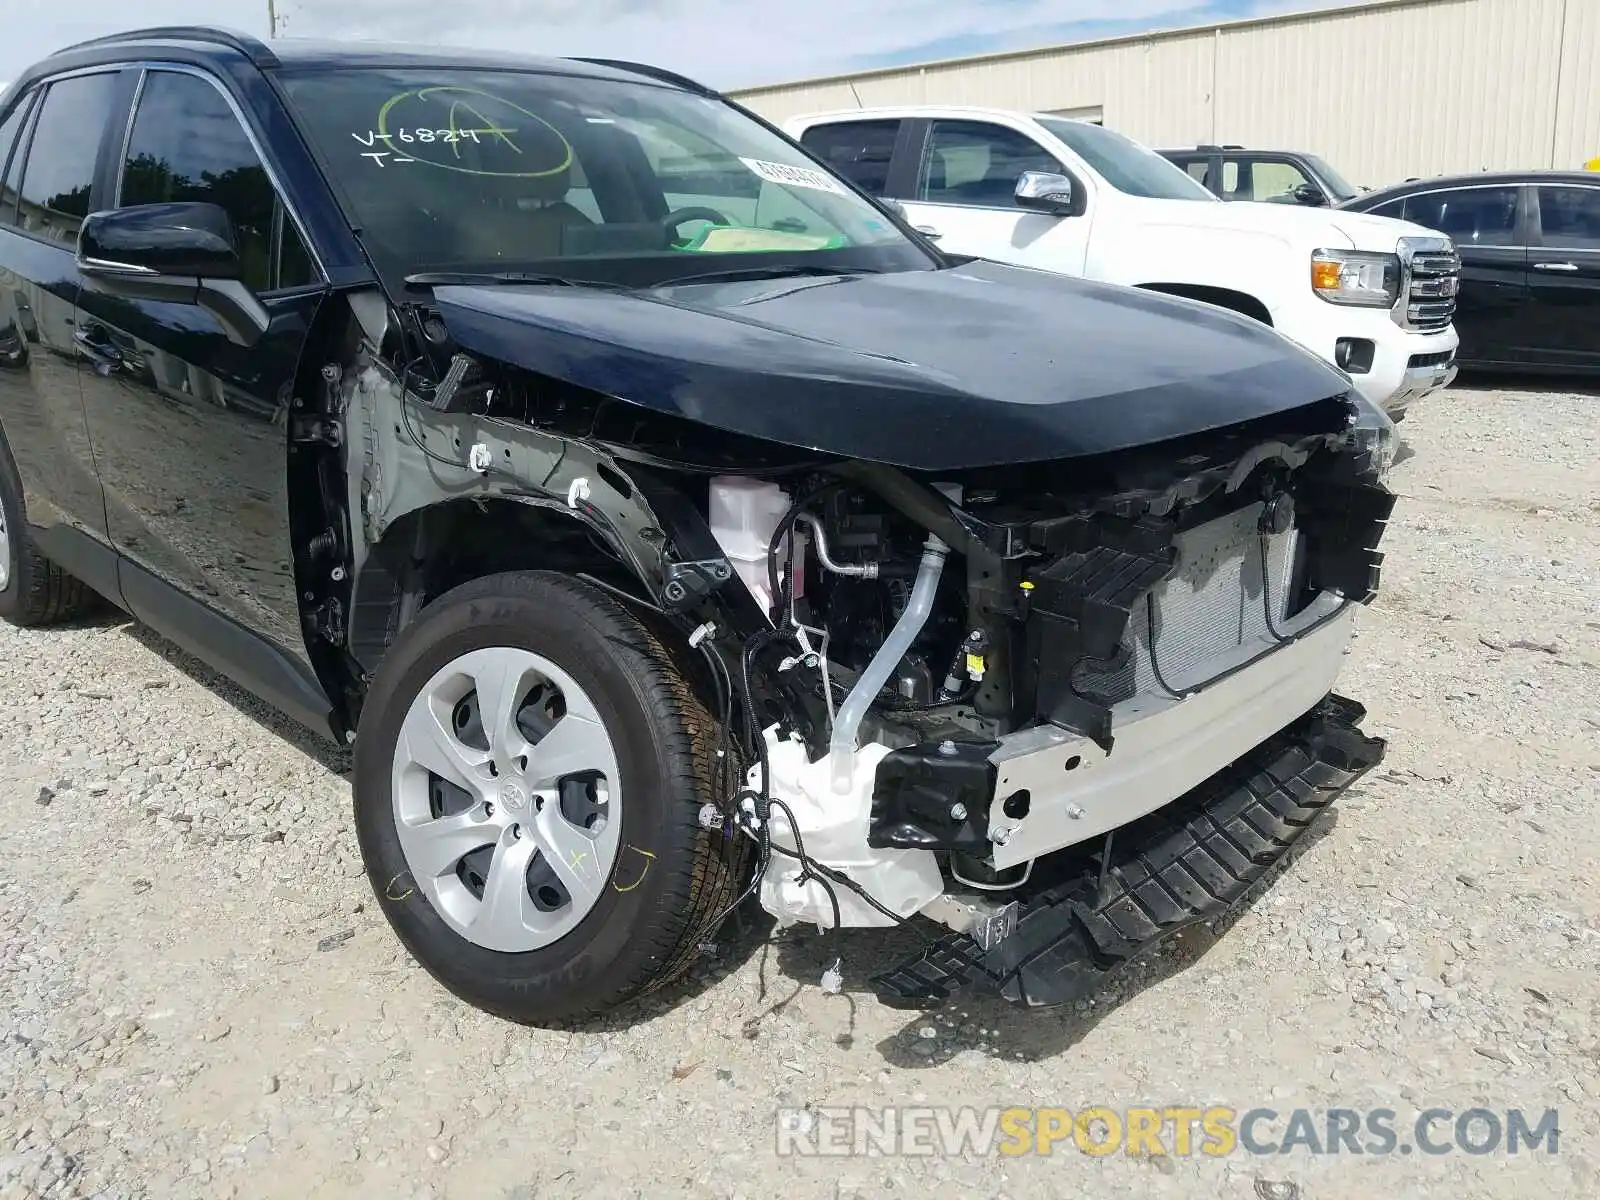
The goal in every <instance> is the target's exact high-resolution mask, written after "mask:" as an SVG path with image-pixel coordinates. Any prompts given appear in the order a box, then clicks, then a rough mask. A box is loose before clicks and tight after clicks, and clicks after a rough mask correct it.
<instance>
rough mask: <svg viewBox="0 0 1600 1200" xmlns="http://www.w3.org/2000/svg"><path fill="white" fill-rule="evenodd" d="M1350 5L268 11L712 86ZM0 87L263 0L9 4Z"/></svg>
mask: <svg viewBox="0 0 1600 1200" xmlns="http://www.w3.org/2000/svg"><path fill="white" fill-rule="evenodd" d="M1351 2H1354V0H868V2H865V3H864V2H863V0H806V2H805V3H796V2H795V0H451V2H450V3H447V4H436V3H423V2H422V0H276V6H277V11H278V14H279V16H280V18H281V25H282V29H281V32H282V33H283V35H285V36H300V37H338V38H362V39H371V40H382V41H418V42H423V43H428V44H433V45H438V44H441V43H449V44H454V45H464V46H473V45H477V46H487V47H495V48H499V49H514V50H518V51H525V52H528V53H535V54H548V55H593V56H599V57H608V58H627V59H634V60H639V61H644V62H651V63H654V64H656V65H659V66H663V67H668V68H670V69H673V70H677V71H681V72H683V73H685V74H688V75H692V76H694V77H695V78H698V79H701V80H702V81H704V82H706V83H708V84H711V85H712V86H715V87H722V88H736V87H742V86H749V85H752V84H757V83H766V82H778V81H782V80H786V79H792V78H797V77H801V76H806V75H815V74H823V73H830V72H842V71H851V70H859V69H863V68H866V67H869V66H883V65H891V64H896V63H902V62H912V61H917V60H920V59H926V58H930V57H950V56H954V55H960V54H966V53H980V52H984V51H991V50H1002V49H1013V48H1022V47H1026V46H1031V45H1046V44H1049V43H1051V42H1059V41H1070V40H1082V39H1084V38H1088V37H1096V36H1105V35H1107V34H1110V33H1129V32H1137V31H1139V30H1142V29H1149V28H1156V27H1169V26H1175V25H1188V24H1198V23H1203V22H1206V21H1212V20H1226V19H1231V18H1235V17H1239V16H1246V15H1258V14H1263V13H1269V12H1281V11H1285V10H1292V9H1306V8H1315V7H1325V6H1328V5H1334V4H1343V3H1351ZM5 7H6V10H7V12H6V16H5V18H4V24H5V31H6V36H5V38H4V39H3V40H0V77H3V78H15V76H16V73H17V72H18V71H20V70H21V69H22V68H23V67H24V66H26V65H27V64H28V63H30V62H32V61H33V60H35V59H37V58H40V57H43V56H44V55H45V54H48V53H49V52H50V51H52V50H54V49H56V48H58V47H60V46H62V45H64V44H67V43H70V42H73V41H79V40H82V39H84V38H88V37H95V36H99V35H101V34H105V33H110V32H115V31H117V30H119V29H123V28H127V27H128V26H129V24H130V22H131V23H133V24H136V25H139V26H149V25H161V24H181V23H190V22H206V23H213V24H221V25H228V26H232V27H235V28H239V29H243V30H246V31H248V32H251V33H255V34H257V35H258V36H259V35H264V34H265V33H266V26H267V3H266V0H140V3H139V4H138V5H137V6H136V7H137V10H138V11H137V16H130V13H131V11H132V9H133V8H134V7H135V6H130V5H128V4H127V3H126V2H125V0H73V3H72V4H70V5H66V6H63V5H61V4H59V3H58V2H57V0H6V4H5Z"/></svg>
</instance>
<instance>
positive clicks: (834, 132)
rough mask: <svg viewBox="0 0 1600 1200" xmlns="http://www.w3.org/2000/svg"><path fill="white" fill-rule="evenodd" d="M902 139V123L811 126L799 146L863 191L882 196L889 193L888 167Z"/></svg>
mask: <svg viewBox="0 0 1600 1200" xmlns="http://www.w3.org/2000/svg"><path fill="white" fill-rule="evenodd" d="M899 136H900V122H899V121H846V122H843V123H841V124H838V125H815V126H812V127H811V128H810V129H808V130H806V131H805V133H804V134H802V135H801V137H800V144H801V145H802V146H804V147H805V148H806V149H807V150H809V151H811V153H813V154H815V155H816V156H817V157H818V158H820V159H821V160H822V161H823V162H825V163H827V164H828V166H830V167H832V168H833V169H834V170H835V171H837V172H838V173H839V174H840V175H843V176H844V177H845V178H846V179H848V180H849V181H850V182H851V183H853V184H855V185H856V186H857V187H858V188H860V189H861V190H862V191H864V192H870V193H871V194H872V195H874V196H881V195H883V194H884V192H886V191H888V190H889V165H890V162H891V160H892V159H893V158H894V144H895V140H896V139H897V138H899Z"/></svg>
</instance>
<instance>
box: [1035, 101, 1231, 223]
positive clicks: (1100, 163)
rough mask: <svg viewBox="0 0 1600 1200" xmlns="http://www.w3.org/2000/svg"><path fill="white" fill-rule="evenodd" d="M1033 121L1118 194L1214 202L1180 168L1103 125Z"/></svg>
mask: <svg viewBox="0 0 1600 1200" xmlns="http://www.w3.org/2000/svg"><path fill="white" fill-rule="evenodd" d="M1037 119H1038V122H1039V124H1041V125H1043V126H1044V127H1045V129H1047V130H1048V131H1049V132H1051V133H1053V134H1054V135H1055V136H1056V137H1058V138H1060V139H1061V140H1062V141H1063V142H1065V143H1066V144H1067V148H1068V149H1070V150H1072V151H1073V152H1074V153H1075V154H1077V156H1078V157H1079V158H1081V159H1083V161H1084V162H1086V163H1088V164H1089V165H1090V166H1091V167H1093V168H1094V169H1095V170H1096V171H1097V172H1098V173H1099V174H1100V175H1101V176H1102V177H1103V178H1104V179H1105V181H1106V182H1107V183H1109V184H1110V185H1111V186H1112V187H1114V188H1116V189H1117V191H1119V192H1124V193H1126V194H1127V195H1129V196H1144V197H1146V198H1147V199H1150V200H1216V199H1217V198H1216V197H1215V196H1213V195H1212V194H1211V193H1210V192H1208V191H1206V189H1205V187H1204V186H1202V185H1201V184H1199V183H1197V182H1196V181H1195V180H1194V179H1193V178H1191V177H1190V175H1189V173H1188V172H1187V171H1185V170H1184V169H1183V168H1182V167H1178V166H1175V165H1173V164H1172V163H1170V162H1168V161H1167V160H1166V159H1164V158H1162V157H1161V155H1159V154H1157V153H1156V152H1155V151H1154V150H1151V149H1149V148H1148V147H1146V146H1141V145H1140V144H1139V143H1138V142H1136V141H1134V140H1132V139H1131V138H1126V137H1123V136H1122V134H1120V133H1114V132H1113V131H1112V130H1109V129H1107V128H1105V126H1103V125H1091V124H1089V123H1088V122H1087V121H1072V120H1068V119H1066V118H1064V117H1039V118H1037ZM1219 203H1220V202H1219Z"/></svg>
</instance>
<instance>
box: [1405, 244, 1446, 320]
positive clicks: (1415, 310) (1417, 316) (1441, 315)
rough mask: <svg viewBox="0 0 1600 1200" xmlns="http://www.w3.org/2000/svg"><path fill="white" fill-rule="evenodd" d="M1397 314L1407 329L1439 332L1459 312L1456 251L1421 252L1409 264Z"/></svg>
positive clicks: (1413, 256)
mask: <svg viewBox="0 0 1600 1200" xmlns="http://www.w3.org/2000/svg"><path fill="white" fill-rule="evenodd" d="M1402 279H1403V286H1402V289H1401V294H1400V302H1399V304H1397V305H1396V306H1395V317H1396V319H1397V320H1398V321H1399V323H1400V324H1401V325H1402V326H1403V327H1404V328H1406V329H1415V330H1419V331H1421V332H1425V333H1436V332H1438V331H1439V330H1441V329H1445V328H1448V327H1449V325H1450V322H1451V321H1452V320H1454V319H1455V315H1456V295H1457V293H1458V292H1459V291H1460V288H1461V258H1460V256H1459V255H1458V254H1456V253H1455V251H1453V250H1445V251H1439V250H1427V251H1418V252H1417V253H1415V254H1413V255H1412V256H1411V259H1410V261H1409V262H1408V263H1406V266H1405V270H1404V273H1403V277H1402Z"/></svg>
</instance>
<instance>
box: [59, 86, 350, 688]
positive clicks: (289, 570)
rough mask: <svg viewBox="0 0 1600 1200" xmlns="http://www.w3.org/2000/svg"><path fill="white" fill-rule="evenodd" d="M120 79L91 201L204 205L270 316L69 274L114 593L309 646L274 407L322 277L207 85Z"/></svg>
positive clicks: (153, 609) (168, 616)
mask: <svg viewBox="0 0 1600 1200" xmlns="http://www.w3.org/2000/svg"><path fill="white" fill-rule="evenodd" d="M137 95H138V102H137V108H136V109H135V111H134V112H133V114H132V117H131V120H132V126H131V128H130V130H129V132H128V137H127V143H126V145H127V152H126V160H125V161H124V162H123V163H122V164H121V167H120V170H117V171H116V172H115V175H116V176H117V177H118V191H117V194H116V195H115V196H114V197H113V199H112V203H111V204H110V205H108V207H124V206H127V205H133V204H149V203H164V202H171V201H205V202H210V203H214V204H217V205H220V206H221V207H222V208H223V209H224V210H225V211H226V212H227V213H228V216H229V218H230V221H231V223H232V226H233V230H234V236H235V240H236V243H237V245H238V249H239V256H240V260H241V262H242V263H243V265H244V282H245V283H246V284H247V286H249V287H250V288H251V290H252V291H254V292H255V293H256V295H257V296H258V297H259V299H260V300H261V303H262V305H263V306H264V307H265V308H266V310H267V312H268V313H269V315H270V317H271V325H270V328H268V330H267V331H266V333H265V334H264V335H263V336H262V337H261V339H260V340H259V341H258V342H257V343H256V344H255V345H253V346H248V347H247V346H242V345H239V344H237V343H236V342H234V341H231V340H230V339H229V337H228V335H227V333H226V331H225V330H224V328H223V326H222V324H221V323H220V322H219V321H218V319H217V318H216V317H215V316H213V315H212V314H211V313H210V312H208V311H207V310H206V309H204V308H201V307H199V306H197V305H194V304H183V303H176V302H170V301H157V300H146V299H135V298H130V297H127V296H119V295H113V294H110V293H109V292H108V291H105V290H97V288H96V286H95V284H94V282H93V280H91V279H89V277H87V276H86V277H85V279H86V282H85V285H84V286H83V287H82V288H81V289H80V292H79V299H78V305H79V312H78V338H79V346H80V349H81V351H82V353H83V354H84V356H85V358H86V362H85V366H84V369H83V371H82V373H81V374H82V379H83V398H84V407H85V410H86V412H87V417H88V427H89V438H90V443H91V445H92V447H93V450H94V460H95V464H96V466H97V467H98V470H99V475H100V480H101V483H102V485H103V487H104V490H105V498H106V519H107V524H108V529H109V534H110V538H111V541H112V543H113V545H114V546H115V547H116V548H117V549H118V550H119V551H120V552H121V554H122V556H123V559H124V562H125V564H127V569H124V571H123V579H122V585H123V594H124V596H125V598H126V600H127V601H128V604H129V607H130V608H131V609H133V611H134V612H135V614H136V615H138V616H139V617H141V618H142V619H143V620H145V621H147V622H148V623H149V624H151V625H153V626H155V627H156V628H157V629H164V628H167V627H170V626H171V625H172V624H173V622H174V620H177V618H175V617H174V609H173V607H172V599H173V597H172V596H171V591H170V589H176V590H177V591H178V592H179V593H181V594H183V595H186V596H187V597H189V598H190V599H192V600H195V601H198V602H200V603H201V604H204V605H205V606H206V607H208V608H210V609H213V610H217V611H220V612H222V613H223V614H225V615H226V616H228V617H231V618H232V619H233V620H234V621H235V622H236V623H238V624H240V625H242V626H244V627H245V628H246V629H248V630H250V631H252V632H255V633H257V634H260V635H263V636H265V637H266V638H267V639H268V640H270V641H271V642H274V643H276V644H277V645H278V646H279V647H281V648H282V649H283V650H284V651H286V652H287V653H289V654H290V655H292V656H293V657H295V658H298V659H300V660H301V661H302V662H308V660H307V658H306V653H305V648H304V647H305V643H304V636H303V632H302V628H301V622H300V609H299V601H298V597H297V590H296V586H295V575H294V557H295V556H294V547H293V544H292V541H291V537H290V527H289V504H290V499H289V495H288V477H289V476H288V449H289V447H288V442H289V436H288V428H287V417H288V413H289V408H290V403H291V398H290V392H291V388H292V387H293V384H294V380H295V377H296V371H297V369H298V366H299V361H300V355H301V352H302V350H303V349H304V346H305V342H306V336H307V333H308V331H309V329H310V327H311V323H312V320H313V318H314V316H315V314H316V311H317V306H318V304H319V303H320V302H321V300H322V296H323V285H322V283H321V278H320V275H319V273H318V271H317V269H316V267H315V266H314V265H313V262H312V260H311V256H310V254H309V253H308V251H307V249H306V245H305V243H304V242H303V241H302V239H301V237H300V234H299V233H298V231H297V230H296V227H295V224H294V222H293V221H292V220H290V219H289V216H288V213H287V212H286V211H285V206H284V204H283V203H282V201H281V200H280V199H279V197H278V195H277V193H276V191H275V189H274V187H273V183H272V181H271V179H270V178H269V176H268V174H267V171H266V169H265V167H264V165H263V163H262V160H261V158H260V156H259V154H258V153H257V151H256V148H255V144H254V143H253V141H252V140H251V138H250V136H249V134H248V133H247V132H246V130H245V127H244V125H243V124H242V123H241V121H240V118H239V116H238V115H237V113H236V112H235V109H234V107H233V105H232V104H231V103H230V102H229V100H228V97H227V96H226V94H225V93H224V92H223V90H222V88H221V86H220V84H218V83H215V82H214V81H212V80H211V79H210V78H209V77H205V76H201V75H198V74H194V73H191V72H189V71H186V70H180V69H172V70H165V69H154V68H153V69H150V70H148V71H147V72H145V75H144V79H143V82H142V85H141V86H140V87H139V89H138V92H137ZM161 584H165V585H168V587H167V588H163V587H161V586H160V585H161ZM180 623H182V622H180ZM180 640H181V639H180Z"/></svg>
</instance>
